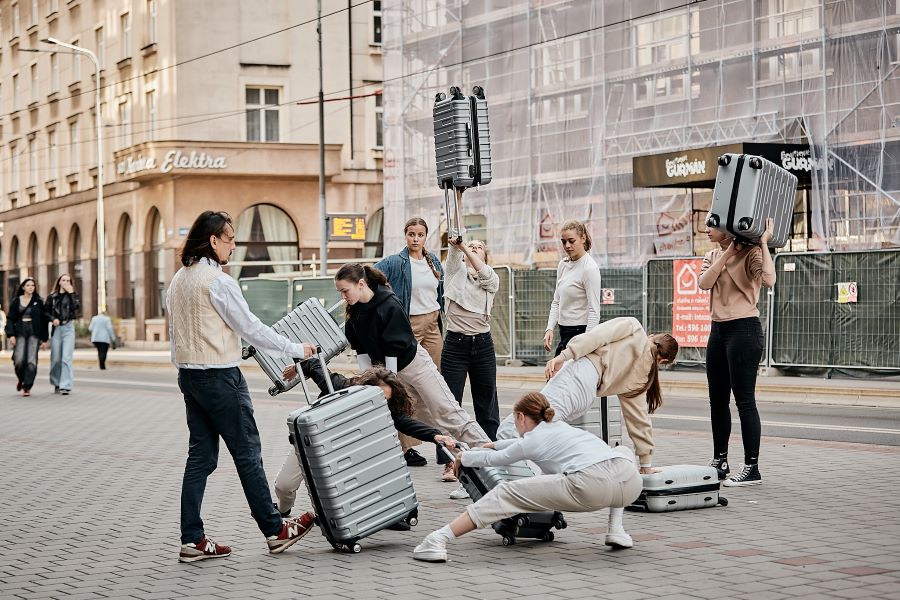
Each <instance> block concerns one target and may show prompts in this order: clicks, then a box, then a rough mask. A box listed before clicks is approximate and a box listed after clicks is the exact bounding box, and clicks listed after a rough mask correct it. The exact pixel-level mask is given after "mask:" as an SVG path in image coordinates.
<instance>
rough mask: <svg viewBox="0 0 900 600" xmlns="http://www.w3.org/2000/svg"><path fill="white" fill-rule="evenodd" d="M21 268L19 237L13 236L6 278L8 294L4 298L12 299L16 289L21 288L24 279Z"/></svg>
mask: <svg viewBox="0 0 900 600" xmlns="http://www.w3.org/2000/svg"><path fill="white" fill-rule="evenodd" d="M21 268H22V263H21V262H19V238H17V237H16V236H13V238H12V241H11V242H10V243H9V273H8V274H7V279H6V293H7V294H8V296H4V297H3V298H4V300H8V299H11V298H12V297H13V295H14V294H15V293H16V290H17V289H19V282H20V281H22V278H21Z"/></svg>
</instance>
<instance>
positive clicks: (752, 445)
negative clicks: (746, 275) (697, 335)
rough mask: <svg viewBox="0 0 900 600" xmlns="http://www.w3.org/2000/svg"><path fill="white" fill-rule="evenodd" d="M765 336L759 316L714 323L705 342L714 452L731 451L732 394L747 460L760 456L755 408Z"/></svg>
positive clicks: (755, 459)
mask: <svg viewBox="0 0 900 600" xmlns="http://www.w3.org/2000/svg"><path fill="white" fill-rule="evenodd" d="M764 347H765V339H764V338H763V332H762V325H761V324H760V322H759V318H757V317H749V318H746V319H735V320H734V321H722V322H716V321H713V323H712V330H711V331H710V333H709V342H707V344H706V380H707V382H708V383H709V416H710V421H712V434H713V451H714V452H715V456H717V457H722V456H727V454H728V438H729V437H731V408H730V406H729V404H730V402H731V394H734V403H735V404H737V409H738V416H739V417H740V419H741V437H742V438H743V441H744V464H756V462H757V460H759V440H760V436H761V427H760V422H759V411H758V410H757V408H756V372H757V370H758V369H759V360H760V359H761V358H762V353H763V348H764Z"/></svg>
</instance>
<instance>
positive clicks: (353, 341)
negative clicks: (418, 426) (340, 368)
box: [334, 263, 490, 446]
mask: <svg viewBox="0 0 900 600" xmlns="http://www.w3.org/2000/svg"><path fill="white" fill-rule="evenodd" d="M334 286H335V288H336V289H337V291H338V292H340V294H341V298H343V299H344V301H346V302H347V321H346V322H345V324H344V332H345V334H346V335H347V341H349V342H350V347H351V348H352V349H353V350H355V351H356V359H357V362H358V363H359V368H360V370H363V371H365V370H366V369H369V368H371V367H372V366H373V365H381V366H384V367H386V368H387V369H388V370H390V371H392V372H394V373H396V374H397V376H398V378H399V379H400V381H401V382H402V383H404V384H405V385H406V387H407V388H408V389H409V392H410V394H411V395H412V396H413V398H414V399H415V400H417V403H416V418H417V419H418V420H419V421H422V422H424V423H426V424H428V425H429V426H431V427H434V428H435V429H438V430H440V431H441V432H447V433H449V434H450V435H452V436H453V437H454V438H455V439H457V440H461V441H463V442H465V443H466V444H468V445H470V446H482V445H484V444H486V443H488V442H490V438H488V436H487V434H486V433H485V432H484V430H483V429H482V428H481V427H480V426H479V425H478V423H476V422H475V420H474V419H473V418H472V417H470V416H469V415H468V413H466V411H465V410H463V409H462V407H460V405H459V404H458V403H457V402H456V398H454V397H453V393H452V392H451V391H450V388H448V387H447V383H446V382H445V381H444V378H443V377H441V374H440V372H439V371H438V369H437V367H436V366H435V364H434V362H432V360H431V357H430V356H429V355H428V352H426V351H425V349H424V348H423V347H422V346H421V345H419V343H418V342H417V341H416V338H415V336H414V335H413V331H412V326H411V325H410V323H409V317H408V316H407V315H406V311H404V310H403V306H402V304H401V303H400V300H399V299H398V298H397V296H395V295H394V293H393V292H392V291H391V288H390V286H389V285H388V282H387V278H386V277H385V276H384V273H382V272H381V271H379V270H378V269H375V268H373V267H370V266H363V265H360V264H358V263H349V264H346V265H344V266H343V267H341V268H340V270H339V271H338V272H337V275H335V277H334Z"/></svg>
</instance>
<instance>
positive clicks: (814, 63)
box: [757, 48, 822, 84]
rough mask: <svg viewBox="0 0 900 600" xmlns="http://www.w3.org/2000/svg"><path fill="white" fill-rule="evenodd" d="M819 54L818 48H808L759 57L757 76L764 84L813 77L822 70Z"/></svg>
mask: <svg viewBox="0 0 900 600" xmlns="http://www.w3.org/2000/svg"><path fill="white" fill-rule="evenodd" d="M821 56H822V54H821V49H820V48H809V49H806V50H794V51H786V52H785V53H784V54H778V55H776V56H767V57H765V58H761V59H759V62H757V78H758V80H759V83H762V84H765V83H774V82H781V81H798V80H800V79H804V78H809V77H814V76H816V75H818V74H819V73H821V72H822V67H821V65H820V60H819V58H820V57H821Z"/></svg>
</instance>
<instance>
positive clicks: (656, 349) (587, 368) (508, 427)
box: [497, 317, 678, 523]
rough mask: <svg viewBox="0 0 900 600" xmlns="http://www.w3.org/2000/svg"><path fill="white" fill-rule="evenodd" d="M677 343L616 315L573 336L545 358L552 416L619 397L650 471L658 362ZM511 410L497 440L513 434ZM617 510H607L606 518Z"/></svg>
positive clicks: (670, 356)
mask: <svg viewBox="0 0 900 600" xmlns="http://www.w3.org/2000/svg"><path fill="white" fill-rule="evenodd" d="M677 354H678V342H676V341H675V338H673V337H672V336H670V335H668V334H665V333H658V334H653V335H647V333H646V332H645V331H644V328H643V327H642V326H641V323H640V321H638V320H637V319H635V318H633V317H619V318H616V319H610V320H609V321H606V322H605V323H601V324H600V325H598V326H596V327H595V328H593V329H591V330H589V331H587V332H586V333H582V334H581V335H577V336H575V337H574V338H572V339H571V340H570V341H569V343H568V346H567V347H566V349H565V350H563V351H562V353H561V354H560V355H559V356H557V357H556V358H554V359H552V360H550V361H549V362H548V363H547V368H546V371H545V373H546V375H547V379H548V380H549V381H547V384H546V385H545V386H544V388H543V389H542V390H541V393H542V394H544V396H546V397H547V400H549V402H550V406H552V407H553V409H554V411H555V413H556V420H558V421H565V422H567V423H568V422H571V421H573V420H576V419H578V418H580V417H582V416H583V415H584V414H585V413H586V412H587V411H588V409H589V408H590V407H591V404H592V403H593V401H594V398H596V397H597V396H618V397H619V401H620V402H621V405H622V420H623V421H624V423H625V428H626V430H627V431H628V436H629V437H630V438H631V441H632V443H634V450H635V454H637V456H638V459H639V460H640V469H641V473H652V472H653V464H652V455H653V428H652V426H651V424H650V416H649V415H651V414H653V413H654V412H655V411H656V409H658V408H659V407H660V406H661V405H662V393H661V392H660V389H659V371H658V365H661V364H667V363H670V362H672V361H674V360H675V357H676V355H677ZM513 418H514V417H513V415H510V416H508V417H507V418H506V419H505V420H504V421H503V422H502V423H500V428H499V429H498V430H497V439H508V438H514V437H516V435H517V434H516V430H515V427H514V421H513ZM621 512H622V509H614V510H610V523H613V522H614V521H615V520H617V519H619V518H620V517H621Z"/></svg>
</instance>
